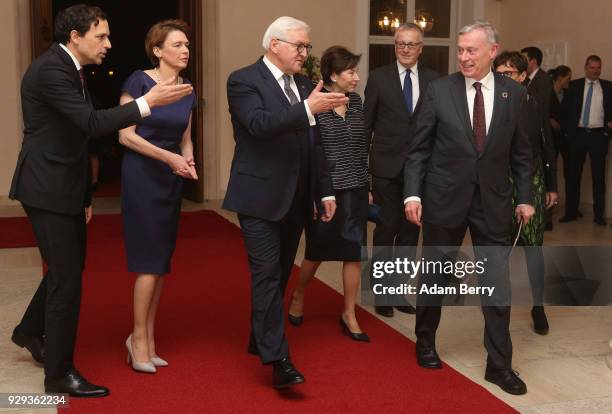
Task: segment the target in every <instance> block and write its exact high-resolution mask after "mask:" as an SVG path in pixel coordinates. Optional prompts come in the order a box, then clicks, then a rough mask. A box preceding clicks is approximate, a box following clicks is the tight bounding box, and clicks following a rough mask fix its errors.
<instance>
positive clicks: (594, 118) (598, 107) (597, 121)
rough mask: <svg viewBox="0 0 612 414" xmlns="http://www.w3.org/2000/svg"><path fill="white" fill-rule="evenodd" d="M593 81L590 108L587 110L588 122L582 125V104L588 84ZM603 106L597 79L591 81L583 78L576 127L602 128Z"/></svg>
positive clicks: (601, 93) (587, 91)
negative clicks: (581, 96) (582, 91)
mask: <svg viewBox="0 0 612 414" xmlns="http://www.w3.org/2000/svg"><path fill="white" fill-rule="evenodd" d="M590 82H593V96H592V98H591V110H590V112H589V124H588V125H583V123H582V116H583V115H584V105H585V104H586V98H587V94H588V93H589V84H590ZM604 124H605V122H604V108H603V89H602V88H601V82H599V79H597V80H595V81H592V80H589V79H588V78H585V79H584V95H583V99H582V111H580V118H579V119H578V127H580V128H603V127H604Z"/></svg>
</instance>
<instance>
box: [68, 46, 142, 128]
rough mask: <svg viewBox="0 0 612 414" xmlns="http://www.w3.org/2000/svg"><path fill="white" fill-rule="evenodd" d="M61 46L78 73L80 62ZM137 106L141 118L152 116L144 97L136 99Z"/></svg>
mask: <svg viewBox="0 0 612 414" xmlns="http://www.w3.org/2000/svg"><path fill="white" fill-rule="evenodd" d="M59 45H60V47H61V48H62V49H64V50H65V51H66V53H68V56H70V58H71V59H72V61H73V62H74V66H76V70H77V72H78V71H80V70H81V68H82V66H81V64H80V63H79V61H78V60H77V58H76V57H75V56H74V55H73V54H72V52H71V51H70V49H68V48H67V47H66V46H65V45H63V44H62V43H60V44H59ZM84 96H85V90H83V97H84ZM136 105H138V110H139V111H140V116H141V117H143V118H146V117H148V116H149V115H151V108H149V104H148V103H147V100H146V99H145V98H144V96H141V97H139V98H138V99H136Z"/></svg>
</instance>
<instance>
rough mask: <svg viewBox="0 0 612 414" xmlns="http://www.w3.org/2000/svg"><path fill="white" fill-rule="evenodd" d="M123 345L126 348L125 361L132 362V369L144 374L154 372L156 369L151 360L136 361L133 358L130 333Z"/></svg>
mask: <svg viewBox="0 0 612 414" xmlns="http://www.w3.org/2000/svg"><path fill="white" fill-rule="evenodd" d="M125 347H126V348H127V351H128V354H127V363H128V364H130V363H131V364H132V369H133V370H134V371H138V372H144V373H146V374H155V373H156V372H157V370H156V369H155V366H154V365H153V363H152V362H151V361H147V362H138V361H136V359H135V358H134V353H133V352H132V334H130V336H128V338H127V339H126V341H125Z"/></svg>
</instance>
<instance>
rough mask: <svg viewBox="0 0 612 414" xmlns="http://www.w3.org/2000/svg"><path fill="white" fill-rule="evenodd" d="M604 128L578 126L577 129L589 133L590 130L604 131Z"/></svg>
mask: <svg viewBox="0 0 612 414" xmlns="http://www.w3.org/2000/svg"><path fill="white" fill-rule="evenodd" d="M605 130H606V128H604V127H601V128H578V131H582V132H586V133H587V134H590V133H591V132H605Z"/></svg>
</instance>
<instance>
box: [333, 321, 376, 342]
mask: <svg viewBox="0 0 612 414" xmlns="http://www.w3.org/2000/svg"><path fill="white" fill-rule="evenodd" d="M340 326H341V327H342V333H344V334H345V335H348V337H349V338H351V339H352V340H353V341H359V342H370V337H369V336H368V335H367V334H366V333H365V332H359V333H355V332H351V330H350V329H349V327H348V325H347V324H346V322H344V319H342V316H341V317H340Z"/></svg>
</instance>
